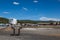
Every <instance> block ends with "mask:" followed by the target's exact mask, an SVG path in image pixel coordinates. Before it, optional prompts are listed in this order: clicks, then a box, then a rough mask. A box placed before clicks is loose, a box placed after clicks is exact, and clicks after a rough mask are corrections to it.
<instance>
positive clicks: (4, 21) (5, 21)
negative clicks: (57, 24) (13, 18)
mask: <svg viewBox="0 0 60 40" xmlns="http://www.w3.org/2000/svg"><path fill="white" fill-rule="evenodd" d="M8 22H9V20H8V19H7V18H4V17H0V23H4V24H5V23H8Z"/></svg>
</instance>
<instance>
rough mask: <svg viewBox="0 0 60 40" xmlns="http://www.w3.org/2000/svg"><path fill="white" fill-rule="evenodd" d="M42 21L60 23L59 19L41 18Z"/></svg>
mask: <svg viewBox="0 0 60 40" xmlns="http://www.w3.org/2000/svg"><path fill="white" fill-rule="evenodd" d="M40 20H42V21H49V20H52V21H60V19H57V18H47V17H41V18H40Z"/></svg>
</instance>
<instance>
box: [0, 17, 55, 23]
mask: <svg viewBox="0 0 60 40" xmlns="http://www.w3.org/2000/svg"><path fill="white" fill-rule="evenodd" d="M17 21H18V23H34V24H36V23H51V22H55V21H35V20H17ZM0 23H9V19H8V18H4V17H0Z"/></svg>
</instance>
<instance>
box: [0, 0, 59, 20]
mask: <svg viewBox="0 0 60 40" xmlns="http://www.w3.org/2000/svg"><path fill="white" fill-rule="evenodd" d="M0 16H2V17H6V18H16V19H20V20H26V19H28V20H44V19H43V18H47V19H55V20H56V19H58V20H60V0H0Z"/></svg>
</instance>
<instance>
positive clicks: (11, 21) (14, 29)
mask: <svg viewBox="0 0 60 40" xmlns="http://www.w3.org/2000/svg"><path fill="white" fill-rule="evenodd" d="M9 23H10V24H11V28H12V29H13V34H11V35H12V36H14V35H20V27H17V26H16V25H17V20H16V19H15V18H13V19H10V20H9ZM17 28H18V29H17ZM16 30H18V34H15V31H16Z"/></svg>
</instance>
